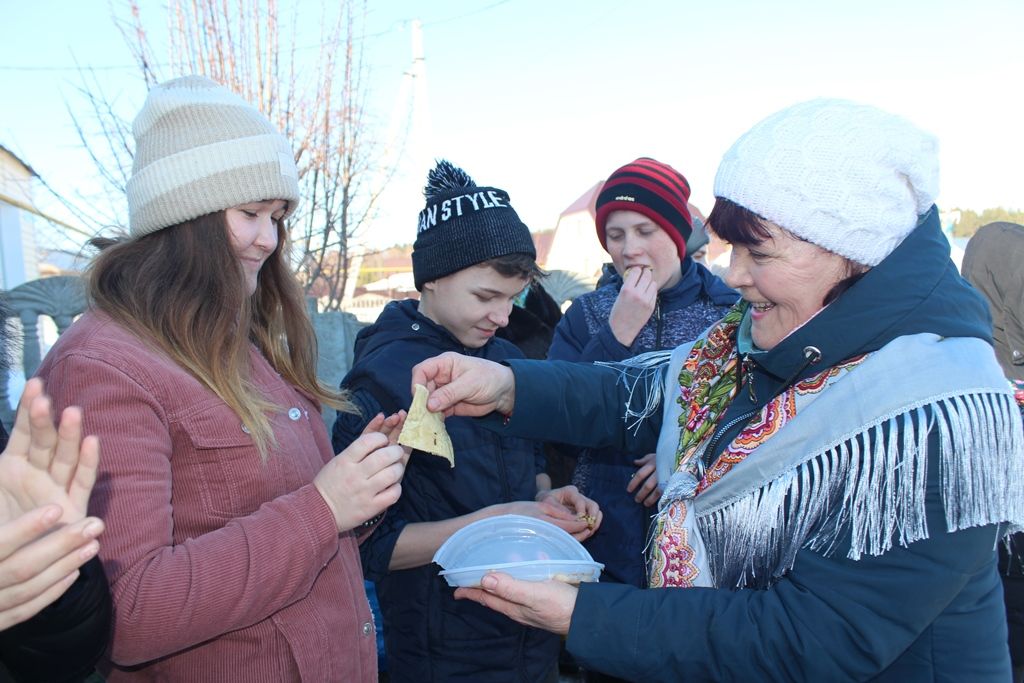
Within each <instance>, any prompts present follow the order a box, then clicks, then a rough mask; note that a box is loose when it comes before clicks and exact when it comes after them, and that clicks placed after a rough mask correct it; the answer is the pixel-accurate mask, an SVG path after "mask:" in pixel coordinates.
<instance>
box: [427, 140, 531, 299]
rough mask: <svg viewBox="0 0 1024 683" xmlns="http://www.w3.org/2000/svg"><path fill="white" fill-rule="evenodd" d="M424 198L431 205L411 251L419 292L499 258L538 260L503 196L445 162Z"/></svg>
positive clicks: (430, 179)
mask: <svg viewBox="0 0 1024 683" xmlns="http://www.w3.org/2000/svg"><path fill="white" fill-rule="evenodd" d="M423 195H424V197H425V198H426V200H427V204H426V206H425V207H424V208H423V210H422V211H420V214H419V221H418V225H417V229H416V241H415V242H414V243H413V246H412V272H413V279H414V281H415V283H416V289H418V290H422V289H423V285H424V284H426V283H427V282H433V281H434V280H437V279H439V278H442V277H445V276H446V275H451V274H452V273H456V272H458V271H460V270H463V269H464V268H469V267H470V266H475V265H477V264H478V263H483V262H484V261H489V260H490V259H493V258H498V257H499V256H507V255H509V254H527V255H529V256H530V257H531V258H536V257H537V251H536V248H535V247H534V245H533V238H532V237H531V236H530V229H529V228H527V227H526V224H525V223H523V222H522V221H521V220H520V219H519V215H518V214H517V213H516V211H515V209H513V208H512V205H511V204H510V203H509V196H508V193H507V192H505V191H504V190H499V189H498V188H496V187H484V186H478V185H477V184H476V183H475V182H473V179H472V178H470V177H469V175H468V174H467V173H466V172H465V171H463V170H462V169H461V168H459V167H457V166H455V165H453V164H452V163H451V162H449V161H446V160H441V161H438V162H437V165H436V166H435V167H434V168H433V169H431V171H430V173H429V174H428V175H427V185H426V187H424V188H423Z"/></svg>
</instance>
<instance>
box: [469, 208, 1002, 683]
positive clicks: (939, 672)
mask: <svg viewBox="0 0 1024 683" xmlns="http://www.w3.org/2000/svg"><path fill="white" fill-rule="evenodd" d="M921 332H931V333H935V334H939V335H943V336H950V337H958V336H959V337H977V338H980V339H985V340H989V341H991V323H990V320H989V318H988V312H987V310H986V309H985V305H984V302H983V301H982V300H981V299H980V297H979V296H978V294H977V292H975V291H974V290H972V289H971V288H970V286H969V285H967V283H966V282H964V280H963V279H962V278H961V277H960V276H959V274H958V273H957V272H956V269H955V267H954V266H953V264H952V263H951V262H950V261H949V244H948V242H946V239H945V237H944V236H943V234H942V232H941V231H940V227H939V220H938V212H937V210H936V209H935V208H934V207H933V209H932V210H931V211H930V212H929V213H928V214H927V215H926V216H925V217H924V219H923V220H922V222H921V224H920V225H919V227H918V228H917V229H916V230H915V231H914V232H913V233H911V234H910V235H909V236H908V237H907V238H906V239H905V240H904V241H903V243H901V244H900V246H899V247H897V249H896V250H895V251H894V252H893V253H892V254H891V255H890V256H889V257H888V258H886V259H885V260H884V261H883V262H882V263H881V264H879V265H878V266H876V267H875V268H874V269H872V270H871V271H869V272H868V273H867V274H866V275H865V276H864V277H863V279H861V280H860V282H858V283H857V284H856V285H854V286H853V287H852V288H851V289H850V290H848V291H847V292H846V293H844V294H843V295H842V296H841V297H840V298H839V299H838V300H837V301H836V302H835V303H834V304H833V305H831V306H829V307H828V308H826V309H825V310H823V311H822V312H821V313H820V314H819V315H818V316H817V317H815V318H814V319H813V320H812V321H811V322H810V323H808V324H807V325H805V326H804V327H801V328H800V329H799V330H797V331H796V332H794V333H793V334H792V335H791V336H790V337H788V338H787V339H786V340H785V341H784V342H783V343H780V344H779V345H778V346H777V347H775V348H773V349H772V350H770V351H765V352H763V353H762V354H760V356H759V358H758V360H757V368H758V369H757V370H756V371H755V375H756V377H755V378H754V380H755V382H756V386H757V395H758V397H759V401H761V402H763V401H766V400H768V398H769V397H771V396H772V395H774V393H775V392H778V391H780V390H781V388H782V387H783V386H784V385H785V381H784V380H785V379H786V378H787V377H796V378H799V377H800V376H801V375H803V376H807V373H814V372H819V371H820V370H821V369H822V368H823V367H827V366H828V365H831V364H834V363H835V362H837V361H840V360H842V359H844V358H849V357H851V356H853V355H855V354H857V353H863V352H867V351H872V350H875V349H878V348H880V347H881V346H883V345H885V344H886V343H887V342H888V341H890V340H892V339H893V338H895V337H897V336H900V335H907V334H917V333H921ZM808 344H813V345H814V346H816V347H818V348H819V349H820V350H821V351H822V354H823V359H822V361H821V363H820V364H819V365H818V366H816V368H814V367H812V368H806V369H804V370H801V366H804V365H805V362H804V357H803V355H802V353H801V349H802V348H803V347H804V346H805V345H808ZM510 365H511V366H512V368H513V371H514V372H515V377H516V406H515V411H514V413H513V415H512V418H511V419H510V420H509V421H508V423H507V424H504V423H503V422H502V420H500V419H497V418H495V417H493V416H489V417H487V418H482V419H480V422H481V423H482V424H486V425H488V426H489V427H490V428H492V429H494V430H495V431H497V432H499V433H506V434H516V435H520V436H530V437H534V438H538V437H541V436H545V437H547V438H552V439H556V440H560V441H564V442H568V443H577V444H579V445H585V446H591V447H596V446H612V445H614V446H617V447H620V448H622V450H624V451H630V452H636V451H637V450H638V449H641V450H642V449H645V448H653V446H654V444H655V442H656V439H657V434H658V430H659V428H660V426H661V425H660V422H661V419H660V417H661V412H660V410H659V412H658V413H657V414H656V415H655V416H653V417H652V418H651V419H649V420H648V421H646V422H645V423H643V425H641V427H640V429H639V430H638V431H636V432H633V431H629V430H626V429H624V428H623V426H622V425H623V420H622V414H623V404H624V402H626V401H628V400H629V398H628V397H627V396H626V390H625V388H624V387H623V385H622V383H621V382H618V374H617V373H616V372H614V371H610V370H608V369H605V368H601V367H593V366H584V365H580V364H575V363H546V364H543V365H541V366H538V364H537V363H535V362H531V361H513V362H512V363H510ZM899 385H900V383H899V378H898V377H893V381H892V386H890V387H880V390H882V391H889V390H893V389H896V390H898V387H899ZM560 387H571V388H572V389H571V391H569V392H566V393H562V392H560V391H559V388H560ZM638 393H641V392H638ZM747 397H748V392H746V391H742V392H740V395H739V396H738V397H737V400H736V402H735V403H739V402H741V401H746V400H747ZM634 400H635V401H637V402H639V403H641V404H642V402H643V397H634ZM737 409H742V406H739V407H738V408H737ZM726 417H727V416H726ZM726 417H723V418H721V419H723V420H724V419H726ZM602 427H604V428H603V429H602ZM936 431H937V430H933V431H932V433H931V434H930V435H929V453H930V455H929V463H928V469H927V473H928V489H927V498H926V511H927V515H928V518H927V523H928V529H929V538H927V539H924V540H920V541H917V542H914V543H911V544H910V545H909V546H906V547H903V546H899V545H896V546H895V547H894V548H893V549H892V550H890V551H888V552H885V553H883V554H882V555H879V556H865V557H863V558H862V559H860V560H858V561H853V560H851V559H848V558H847V557H846V550H845V549H844V548H842V547H839V548H837V549H836V551H835V553H834V554H832V555H829V556H824V555H822V554H819V553H817V552H814V551H812V550H809V549H804V550H801V551H800V552H799V553H798V555H797V557H796V562H795V564H794V566H793V568H792V570H791V571H789V572H788V573H787V574H786V575H785V576H783V577H782V579H780V580H779V581H778V582H777V583H775V584H774V585H772V586H771V587H770V588H768V589H763V590H756V589H745V590H738V591H733V590H725V589H706V588H690V589H675V588H671V589H658V590H638V589H635V588H632V587H630V586H621V585H614V584H583V585H582V586H580V592H579V595H578V596H577V599H576V604H575V610H574V612H573V617H572V623H571V626H570V630H569V636H568V640H567V647H568V650H569V652H571V653H572V654H573V655H574V656H575V657H576V658H577V660H578V661H580V662H581V663H583V664H584V666H589V667H592V668H594V669H597V670H601V671H605V672H607V673H610V674H613V675H616V676H620V677H625V678H629V679H630V680H638V681H639V680H643V681H678V680H686V681H875V682H877V683H881V682H885V683H907V682H909V681H913V682H918V681H949V682H950V683H953V682H955V681H971V682H972V683H975V682H982V681H984V682H985V683H997V682H999V681H1005V680H1009V679H1010V662H1009V654H1008V651H1007V646H1006V616H1005V612H1004V608H1003V604H1002V586H1001V585H1000V582H999V577H998V575H997V572H996V558H995V540H996V536H997V531H996V529H995V527H994V526H983V527H973V528H968V529H964V530H961V531H957V532H955V533H949V532H948V531H947V527H946V521H945V515H944V510H943V506H942V501H941V496H940V489H941V478H942V476H943V474H944V473H943V472H942V468H941V467H940V466H939V463H938V458H937V457H935V453H936V452H937V451H938V435H937V434H936ZM729 438H730V437H729V436H725V437H724V439H723V441H722V442H723V443H728V439H729ZM898 442H899V441H898V440H897V443H898ZM750 457H756V452H755V453H754V454H752V455H751V456H750Z"/></svg>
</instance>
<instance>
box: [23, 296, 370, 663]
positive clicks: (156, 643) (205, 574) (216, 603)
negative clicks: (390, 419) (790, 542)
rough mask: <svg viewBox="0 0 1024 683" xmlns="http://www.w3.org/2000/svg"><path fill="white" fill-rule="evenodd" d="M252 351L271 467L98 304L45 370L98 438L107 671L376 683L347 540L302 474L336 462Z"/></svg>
mask: <svg viewBox="0 0 1024 683" xmlns="http://www.w3.org/2000/svg"><path fill="white" fill-rule="evenodd" d="M251 358H252V380H253V382H254V383H255V384H256V386H257V387H258V388H259V389H260V390H261V391H262V392H263V393H264V395H265V396H266V397H267V398H268V399H270V400H271V401H273V402H274V403H275V404H276V405H278V406H280V408H279V410H277V411H276V412H274V414H273V416H272V418H271V423H272V426H273V431H274V436H275V439H276V444H275V445H272V446H271V449H270V453H269V457H268V458H267V460H266V462H263V461H262V460H261V459H260V456H259V453H258V452H257V450H256V447H255V446H254V444H253V441H252V439H251V438H250V436H249V434H248V433H247V432H246V430H245V429H243V427H242V423H241V420H240V419H239V418H238V416H237V415H236V414H235V413H234V412H233V411H232V410H231V409H230V408H228V406H227V405H226V404H225V403H224V402H223V401H221V400H220V399H219V398H217V396H216V395H215V394H213V393H212V392H210V391H209V390H208V389H206V388H205V387H204V386H203V385H202V384H200V383H199V382H198V381H197V380H196V379H195V378H193V377H192V376H191V375H189V374H188V373H187V372H185V370H183V369H182V368H181V367H180V366H179V365H177V364H176V363H174V362H173V361H171V360H170V359H169V358H168V357H167V356H166V355H165V354H163V353H162V352H160V351H159V350H157V349H156V348H155V347H154V346H152V345H150V344H146V343H144V342H143V341H141V340H140V339H139V338H138V337H136V336H134V335H133V334H131V333H130V332H128V331H127V330H125V329H124V328H123V327H121V326H120V325H118V324H116V323H114V322H112V321H111V320H110V319H109V318H108V317H106V316H105V315H103V314H102V313H97V312H89V313H86V314H85V315H84V316H82V318H81V319H80V320H78V321H77V322H75V324H74V325H72V326H71V327H70V328H69V329H68V330H67V332H65V333H64V334H63V335H62V336H61V337H60V339H59V340H58V342H57V344H56V345H55V346H54V347H53V349H51V351H50V352H49V353H48V354H47V356H46V358H45V359H44V362H43V365H42V366H41V367H40V369H39V376H41V377H42V378H43V379H44V380H45V382H46V390H47V392H48V393H49V394H50V395H51V396H52V397H53V399H54V403H55V408H56V409H57V410H60V409H62V408H64V407H65V406H68V405H78V406H81V407H82V409H83V412H84V426H85V433H87V434H95V435H97V436H98V437H99V439H100V453H101V456H100V473H99V480H98V482H97V484H96V488H95V490H94V491H93V495H92V499H91V501H90V506H89V507H90V513H91V514H94V515H98V516H100V517H101V518H103V520H104V521H105V522H106V525H107V530H106V532H105V533H104V534H103V536H102V537H101V538H100V558H101V560H102V562H103V565H104V567H105V569H106V572H107V576H108V577H109V579H110V582H111V592H112V594H113V598H114V612H115V626H114V633H113V641H112V645H111V650H110V652H109V653H108V654H109V661H108V662H107V663H106V664H105V665H104V666H101V670H102V671H103V672H104V673H106V674H107V676H108V680H110V681H246V682H249V683H255V682H260V681H266V682H268V683H269V682H271V681H273V682H274V683H276V682H278V681H299V680H302V681H317V682H320V681H325V682H326V681H344V682H346V683H349V682H360V681H367V682H369V681H376V680H377V665H376V641H375V632H374V627H373V620H372V618H371V616H370V609H369V606H368V604H367V601H366V595H365V592H364V590H363V581H362V579H363V577H362V571H361V568H360V564H359V552H358V548H357V539H356V538H355V537H354V536H353V534H352V533H351V532H348V533H343V534H341V535H339V534H338V531H337V527H336V525H335V522H334V518H333V516H332V514H331V512H330V510H329V509H328V507H327V504H326V503H325V502H324V500H323V498H322V497H321V495H320V493H319V492H318V491H317V490H316V488H315V487H314V486H313V484H312V481H313V477H314V476H315V475H316V473H317V472H318V471H319V470H320V468H321V467H323V465H324V463H325V462H327V461H328V460H329V459H330V458H331V457H332V456H333V452H332V449H331V444H330V439H329V438H328V436H327V431H326V429H325V427H324V424H323V421H322V419H321V417H320V414H319V411H318V408H317V406H316V404H315V403H314V402H313V401H312V400H310V399H309V398H308V397H307V396H305V395H304V394H302V393H300V392H298V391H297V390H296V389H295V388H294V387H293V386H292V385H290V384H288V383H286V382H285V381H284V380H282V378H281V377H280V376H279V375H278V374H277V373H276V372H275V371H274V369H273V368H272V367H271V366H270V364H269V363H267V361H266V360H265V359H264V358H263V356H262V355H261V354H260V353H259V352H258V351H256V350H255V348H254V349H253V350H252V353H251Z"/></svg>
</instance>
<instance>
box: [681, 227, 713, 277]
mask: <svg viewBox="0 0 1024 683" xmlns="http://www.w3.org/2000/svg"><path fill="white" fill-rule="evenodd" d="M690 217H691V218H693V230H692V231H691V232H690V239H688V240H686V253H687V254H689V255H690V258H692V259H693V262H694V263H699V264H700V265H702V266H704V267H705V268H707V267H708V243H709V242H710V241H711V239H710V238H709V237H708V231H707V228H705V226H704V219H703V218H701V217H700V216H698V215H697V214H695V213H694V214H690ZM709 270H710V269H709Z"/></svg>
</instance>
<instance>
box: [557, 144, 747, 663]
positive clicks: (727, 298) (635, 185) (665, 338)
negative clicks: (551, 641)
mask: <svg viewBox="0 0 1024 683" xmlns="http://www.w3.org/2000/svg"><path fill="white" fill-rule="evenodd" d="M689 196H690V185H689V183H688V182H687V180H686V178H685V177H683V174H682V173H680V172H679V171H677V170H676V169H674V168H673V167H671V166H669V165H668V164H665V163H662V162H660V161H656V160H654V159H649V158H640V159H636V160H635V161H632V162H630V163H628V164H626V165H624V166H622V167H621V168H618V169H616V170H615V171H614V172H613V173H612V174H611V175H610V176H609V177H608V180H606V181H605V183H604V186H603V187H602V188H601V191H600V192H599V193H598V196H597V201H596V207H595V208H596V218H595V223H596V228H597V238H598V239H599V240H600V242H601V245H602V246H603V247H604V248H605V249H606V250H607V251H608V254H609V256H611V259H612V265H613V266H614V269H615V273H614V274H613V275H612V276H611V277H610V278H609V280H608V282H607V284H605V285H604V286H602V287H599V288H598V289H596V290H595V291H593V292H588V293H587V294H583V295H582V296H579V297H577V298H576V299H575V300H574V301H573V303H572V305H571V306H570V307H569V309H568V310H567V311H566V313H565V317H564V318H563V319H562V321H561V322H560V323H559V325H558V327H557V328H556V329H555V338H554V341H553V342H552V344H551V348H550V349H549V351H548V358H550V359H552V360H568V361H580V362H587V363H592V362H597V361H604V362H610V361H621V360H624V359H626V358H630V357H632V356H637V355H640V354H642V353H647V352H650V351H663V350H665V349H669V350H670V349H674V348H675V347H676V346H679V345H680V344H683V343H685V342H689V341H693V340H694V339H696V338H697V337H698V336H699V335H700V334H701V333H702V332H704V330H705V329H707V327H708V326H709V325H711V324H712V323H714V322H716V321H718V320H719V319H721V317H722V316H723V315H725V313H726V311H728V310H729V308H730V307H731V306H732V305H733V304H735V303H736V300H737V299H738V297H739V295H738V294H737V293H736V292H735V291H733V290H732V289H730V288H729V287H728V286H726V285H725V284H724V283H723V282H722V281H721V280H719V279H718V278H717V277H715V276H714V275H712V274H711V273H710V272H708V270H707V269H706V268H705V267H704V266H702V265H700V264H698V263H695V262H694V261H693V259H692V258H690V256H689V254H688V252H687V245H688V241H689V240H692V239H693V238H694V235H693V232H692V225H693V217H692V216H691V214H690V210H689V207H688V204H687V200H688V199H689ZM704 240H705V242H706V241H707V238H706V237H705V238H704ZM573 483H574V484H575V485H576V487H577V488H578V489H579V490H580V491H581V492H582V493H583V494H584V495H586V496H589V497H590V498H593V499H594V500H595V501H596V502H597V503H598V505H600V506H601V509H602V510H603V512H604V519H603V523H602V525H601V529H600V531H599V532H598V533H596V534H594V535H593V536H592V537H590V538H588V539H587V541H586V543H585V545H586V548H587V550H588V551H590V554H591V555H592V556H593V557H594V559H595V560H596V561H598V562H601V563H603V564H604V571H603V572H602V574H601V580H602V581H615V582H618V583H625V584H629V585H631V586H637V587H641V588H642V587H644V586H646V585H647V579H646V574H647V570H646V565H645V561H644V547H645V546H646V544H647V534H648V529H649V526H650V517H651V514H652V512H653V510H652V509H651V508H652V507H653V506H654V505H655V504H656V503H657V501H658V497H659V496H660V493H661V492H660V490H659V489H658V480H657V473H656V472H655V466H654V453H652V452H651V453H648V452H643V453H622V452H620V451H617V450H616V449H607V448H605V449H582V450H579V451H578V459H577V463H576V469H575V472H574V476H573ZM588 676H589V680H605V678H604V677H602V676H601V675H600V674H596V673H593V674H589V675H588Z"/></svg>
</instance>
